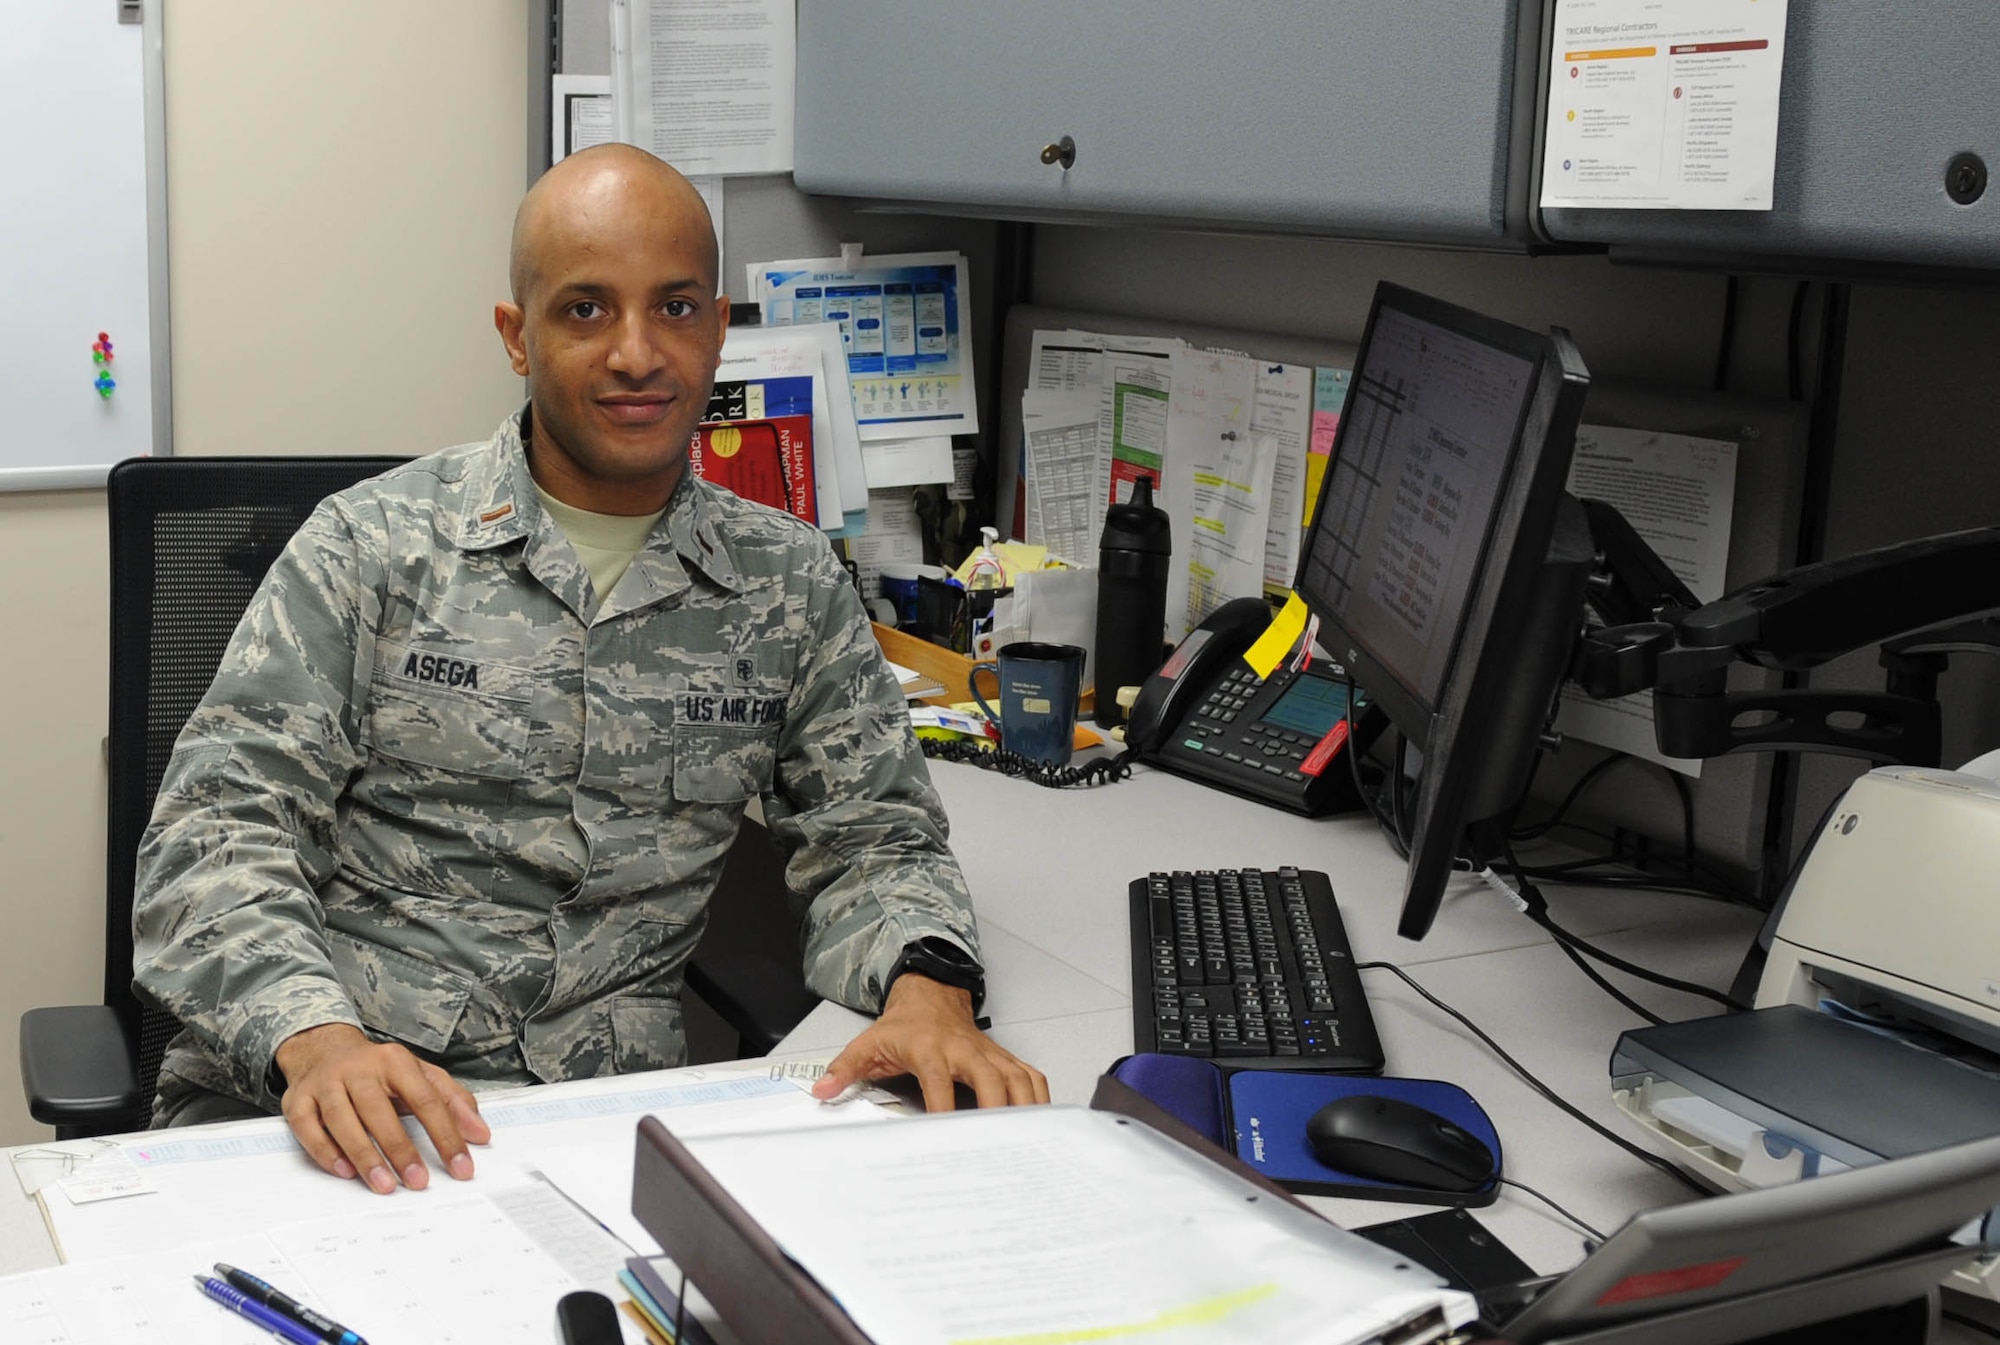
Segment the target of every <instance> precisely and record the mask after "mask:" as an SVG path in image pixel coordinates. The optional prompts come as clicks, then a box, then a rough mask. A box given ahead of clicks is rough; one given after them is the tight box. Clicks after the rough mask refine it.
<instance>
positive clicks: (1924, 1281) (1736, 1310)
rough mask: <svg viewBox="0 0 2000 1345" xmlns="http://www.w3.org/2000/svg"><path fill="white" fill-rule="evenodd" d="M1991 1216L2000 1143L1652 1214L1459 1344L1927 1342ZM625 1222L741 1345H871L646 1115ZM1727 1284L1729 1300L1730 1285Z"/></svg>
mask: <svg viewBox="0 0 2000 1345" xmlns="http://www.w3.org/2000/svg"><path fill="white" fill-rule="evenodd" d="M1091 1105H1092V1107H1093V1108H1094V1109H1096V1110H1100V1111H1112V1112H1117V1113H1120V1114H1122V1115H1124V1116H1127V1117H1130V1118H1132V1119H1134V1120H1137V1121H1139V1122H1142V1123H1144V1124H1145V1125H1146V1126H1148V1127H1149V1128H1151V1129H1152V1130H1153V1131H1156V1132H1158V1134H1159V1135H1161V1136H1164V1137H1165V1138H1166V1139H1168V1140H1170V1141H1172V1142H1173V1143H1175V1144H1177V1145H1180V1146H1182V1147H1183V1148H1184V1149H1185V1150H1186V1151H1187V1153H1188V1154H1189V1155H1190V1156H1192V1157H1198V1158H1199V1160H1200V1161H1202V1162H1204V1163H1210V1164H1214V1165H1215V1166H1216V1167H1218V1168H1220V1169H1222V1170H1223V1171H1224V1172H1226V1173H1228V1174H1230V1176H1231V1177H1232V1178H1233V1179H1235V1180H1239V1181H1241V1182H1243V1183H1246V1184H1248V1185H1249V1186H1252V1187H1255V1188H1256V1189H1257V1191H1258V1192H1259V1193H1260V1198H1262V1197H1265V1196H1268V1197H1269V1198H1270V1199H1271V1200H1273V1201H1284V1202H1286V1203H1288V1204H1290V1205H1294V1206H1297V1207H1298V1208H1300V1209H1305V1208H1306V1207H1305V1206H1304V1205H1303V1204H1302V1203H1301V1202H1299V1201H1298V1200H1296V1199H1295V1198H1294V1197H1293V1196H1291V1195H1289V1194H1288V1193H1286V1192H1284V1191H1282V1190H1280V1189H1279V1188H1278V1187H1276V1186H1275V1185H1273V1184H1272V1183H1270V1182H1268V1181H1265V1180H1264V1179H1263V1178H1262V1177H1260V1176H1258V1174H1256V1173H1255V1172H1254V1171H1252V1170H1250V1169H1249V1168H1248V1167H1247V1166H1246V1165H1244V1164H1242V1163H1240V1162H1239V1161H1238V1160H1237V1159H1236V1158H1235V1157H1234V1156H1233V1155H1230V1154H1228V1153H1226V1152H1224V1151H1222V1150H1220V1149H1218V1148H1216V1147H1215V1146H1214V1144H1213V1143H1212V1142H1209V1141H1206V1140H1203V1139H1202V1138H1201V1137H1200V1136H1199V1134H1198V1133H1197V1132H1195V1131H1193V1130H1191V1129H1189V1128H1188V1127H1186V1126H1184V1125H1183V1124H1181V1123H1180V1122H1179V1121H1176V1120H1175V1119H1174V1118H1173V1117H1171V1116H1169V1115H1168V1114H1166V1113H1165V1112H1163V1111H1161V1110H1160V1109H1159V1108H1158V1107H1157V1106H1155V1105H1154V1104H1153V1103H1151V1102H1150V1101H1148V1100H1147V1099H1146V1098H1144V1097H1142V1096H1140V1095H1139V1094H1137V1093H1135V1092H1133V1091H1132V1090H1131V1089H1130V1088H1128V1087H1126V1086H1125V1085H1123V1084H1121V1083H1119V1082H1118V1081H1117V1080H1115V1079H1109V1078H1106V1079H1102V1080H1100V1081H1099V1084H1098V1088H1097V1093H1096V1095H1095V1096H1094V1097H1093V1098H1092V1103H1091ZM1996 1205H2000V1139H1994V1140H1984V1141H1979V1142H1977V1143H1974V1144H1968V1145H1961V1146H1958V1147H1956V1148H1953V1149H1948V1150H1942V1151H1939V1152H1936V1153H1931V1154H1922V1155H1917V1156H1914V1157H1911V1158H1906V1159H1901V1160H1897V1161H1896V1162H1894V1163H1889V1164H1882V1165H1878V1166H1876V1167H1874V1168H1868V1169H1861V1170H1857V1171H1855V1172H1851V1173H1844V1174H1839V1175H1836V1176H1831V1177H1821V1178H1815V1179H1813V1180H1812V1181H1810V1182H1803V1183H1798V1184H1795V1185H1792V1186H1787V1187H1780V1188H1774V1189H1771V1190H1766V1191H1755V1192H1748V1193H1744V1194H1741V1195H1735V1196H1727V1197H1718V1198H1715V1199H1713V1200H1707V1201H1697V1202H1693V1203H1691V1204H1688V1205H1681V1206H1673V1207H1669V1208H1668V1209H1665V1210H1658V1211H1651V1212H1649V1213H1647V1214H1643V1215H1640V1216H1637V1217H1635V1218H1634V1219H1633V1220H1632V1221H1631V1222H1629V1223H1628V1224H1627V1225H1626V1226H1625V1227H1624V1228H1622V1229H1620V1230H1619V1232H1618V1233H1617V1234H1614V1235H1613V1237H1612V1238H1610V1239H1608V1240H1607V1241H1606V1242H1605V1243H1604V1244H1603V1245H1602V1246H1601V1247H1599V1248H1598V1249H1597V1250H1596V1251H1595V1252H1594V1253H1593V1254H1592V1255H1591V1256H1590V1257H1587V1258H1586V1259H1585V1260H1584V1262H1583V1263H1582V1264H1581V1265H1579V1266H1577V1267H1576V1268H1575V1269H1574V1270H1572V1271H1570V1272H1569V1273H1567V1274H1565V1275H1562V1276H1559V1277H1555V1278H1554V1279H1553V1280H1551V1281H1549V1282H1546V1283H1542V1284H1537V1285H1534V1286H1529V1287H1528V1288H1529V1290H1530V1292H1528V1293H1526V1294H1524V1295H1523V1296H1521V1297H1519V1298H1515V1299H1513V1300H1512V1301H1506V1300H1504V1299H1495V1300H1492V1301H1491V1305H1490V1310H1489V1311H1488V1314H1487V1317H1486V1319H1484V1320H1482V1322H1481V1323H1480V1325H1479V1327H1478V1328H1475V1329H1472V1330H1470V1331H1469V1332H1467V1333H1465V1334H1461V1335H1460V1336H1458V1337H1456V1339H1460V1340H1472V1339H1493V1340H1498V1339H1502V1338H1504V1339H1508V1340H1512V1341H1518V1342H1522V1345H1668V1343H1669V1342H1681V1341H1687V1340H1701V1341H1703V1342H1707V1343H1712V1345H1730V1343H1731V1342H1749V1341H1759V1340H1763V1339H1764V1338H1766V1337H1770V1336H1774V1335H1776V1334H1777V1333H1781V1332H1785V1331H1787V1330H1788V1329H1789V1328H1794V1327H1801V1326H1806V1325H1808V1324H1811V1323H1821V1324H1825V1323H1829V1322H1830V1321H1832V1320H1833V1319H1835V1318H1840V1317H1848V1316H1852V1315H1856V1314H1863V1313H1868V1312H1871V1311H1872V1312H1876V1313H1877V1314H1878V1315H1879V1317H1878V1319H1879V1320H1880V1321H1882V1322H1883V1323H1884V1324H1885V1326H1886V1325H1887V1324H1888V1323H1889V1322H1891V1321H1894V1322H1896V1323H1898V1324H1899V1325H1900V1326H1901V1327H1902V1328H1904V1329H1906V1330H1907V1331H1908V1334H1907V1335H1906V1336H1904V1335H1897V1336H1893V1337H1892V1336H1890V1335H1887V1334H1884V1335H1882V1336H1881V1337H1880V1338H1881V1339H1884V1340H1887V1339H1892V1338H1894V1339H1910V1340H1923V1339H1925V1338H1926V1333H1927V1331H1928V1330H1929V1327H1930V1325H1931V1324H1932V1323H1933V1322H1934V1320H1935V1313H1936V1304H1937V1287H1936V1286H1937V1283H1938V1280H1939V1278H1940V1277H1941V1276H1942V1275H1944V1274H1945V1273H1946V1271H1948V1270H1949V1269H1950V1268H1951V1267H1952V1266H1954V1265H1956V1264H1959V1263H1962V1262H1963V1261H1964V1260H1965V1259H1966V1257H1967V1256H1968V1255H1971V1254H1974V1253H1975V1252H1977V1251H1978V1250H1979V1248H1978V1247H1977V1246H1973V1247H1968V1246H1965V1245H1962V1244H1957V1243H1953V1242H1950V1241H1949V1240H1948V1237H1947V1235H1948V1234H1949V1233H1950V1232H1951V1230H1953V1229H1954V1228H1956V1227H1958V1226H1959V1225H1962V1224H1964V1223H1965V1222H1966V1221H1967V1220H1968V1219H1973V1218H1977V1217H1979V1215H1980V1214H1981V1213H1983V1212H1984V1211H1986V1210H1990V1209H1992V1208H1993V1207H1994V1206H1996ZM632 1209H633V1213H634V1215H636V1216H637V1217H638V1219H639V1221H640V1222H641V1223H642V1224H644V1225H645V1226H646V1228H647V1229H648V1231H650V1232H651V1233H652V1234H653V1236H654V1237H655V1238H657V1239H658V1240H659V1242H660V1245H661V1247H662V1249H663V1250H664V1251H665V1252H666V1253H667V1255H669V1256H671V1257H672V1258H673V1259H674V1261H675V1262H676V1264H678V1265H679V1266H680V1267H681V1268H682V1269H683V1270H684V1271H685V1272H686V1273H687V1275H688V1277H689V1278H690V1279H691V1280H692V1281H693V1282H694V1283H695V1284H696V1285H698V1286H699V1287H700V1288H701V1290H702V1292H703V1293H704V1294H705V1295H706V1296H707V1297H708V1299H709V1300H710V1301H711V1302H712V1303H713V1304H714V1305H715V1307H716V1309H717V1311H718V1312H719V1313H720V1314H721V1316H722V1318H723V1320H724V1321H725V1322H726V1323H727V1324H728V1325H729V1326H730V1327H731V1328H732V1329H733V1330H734V1331H735V1332H736V1334H737V1335H738V1336H739V1338H740V1339H741V1340H742V1341H743V1342H744V1345H795V1343H797V1342H804V1341H832V1342H838V1343H839V1345H875V1343H874V1342H873V1341H872V1340H871V1338H870V1337H869V1336H868V1335H866V1334H865V1333H863V1332H862V1331H861V1329H860V1328H859V1327H858V1326H856V1324H855V1323H854V1321H853V1320H852V1319H850V1318H849V1317H848V1315H847V1314H846V1313H845V1312H843V1311H842V1310H841V1308H840V1307H839V1305H838V1304H837V1303H835V1301H834V1300H833V1298H832V1297H831V1296H830V1295H829V1294H828V1293H827V1291H826V1290H825V1289H824V1288H822V1287H821V1286H820V1284H819V1283H818V1282H817V1281H815V1280H814V1279H813V1278H812V1276H810V1275H809V1274H807V1273H806V1272H805V1271H804V1270H803V1269H801V1268H800V1267H799V1266H798V1265H797V1264H796V1263H794V1262H793V1261H792V1260H791V1259H790V1258H789V1257H788V1256H787V1255H786V1254H785V1252H784V1251H783V1250H782V1249H781V1248H780V1247H779V1245H778V1243H777V1242H776V1241H775V1240H774V1239H773V1238H772V1237H771V1236H770V1234H768V1233H767V1232H766V1231H765V1230H764V1229H763V1228H762V1227H760V1226H759V1225H758V1224H757V1223H756V1222H755V1221H754V1220H753V1219H752V1218H751V1217H750V1216H749V1215H748V1214H747V1213H746V1212H745V1210H744V1208H743V1206H742V1205H741V1204H739V1203H738V1202H737V1201H736V1200H735V1198H733V1197H732V1196H731V1195H730V1194H729V1192H728V1191H726V1190H725V1189H724V1188H723V1186H722V1184H721V1183H720V1182H719V1181H717V1180H716V1178H715V1177H714V1176H713V1175H712V1174H711V1173H709V1172H708V1171H707V1170H706V1169H705V1168H703V1166H702V1165H701V1164H700V1163H699V1162H698V1161H697V1160H696V1159H695V1157H694V1156H693V1154H692V1153H691V1152H690V1151H689V1150H688V1149H687V1148H686V1147H685V1146H683V1145H682V1144H681V1143H680V1142H679V1141H677V1140H676V1139H675V1138H674V1137H673V1136H672V1135H671V1134H670V1133H668V1131H667V1130H666V1128H665V1127H664V1126H662V1125H660V1124H659V1123H658V1122H657V1121H655V1120H653V1119H652V1118H650V1117H649V1118H647V1119H646V1120H644V1121H642V1122H641V1123H640V1126H639V1138H638V1156H637V1163H636V1169H635V1180H634V1190H633V1200H632ZM1662 1257H1665V1258H1666V1260H1665V1262H1664V1263H1663V1262H1662V1260H1661V1258H1662ZM1731 1263H1736V1265H1735V1266H1733V1267H1732V1265H1731ZM1739 1274H1740V1275H1741V1280H1740V1284H1741V1292H1736V1291H1735V1290H1734V1289H1732V1288H1731V1287H1730V1286H1729V1285H1728V1283H1727V1281H1729V1279H1730V1278H1731V1277H1732V1276H1736V1275H1739ZM1704 1275H1706V1276H1707V1281H1706V1282H1705V1283H1704V1280H1703V1276H1704ZM1435 1334H1436V1335H1442V1334H1443V1333H1442V1332H1441V1331H1439V1332H1436V1333H1435ZM1429 1338H1433V1335H1432V1333H1423V1334H1416V1335H1411V1336H1407V1337H1404V1336H1399V1337H1398V1339H1410V1340H1423V1339H1429ZM1802 1338H1803V1337H1802Z"/></svg>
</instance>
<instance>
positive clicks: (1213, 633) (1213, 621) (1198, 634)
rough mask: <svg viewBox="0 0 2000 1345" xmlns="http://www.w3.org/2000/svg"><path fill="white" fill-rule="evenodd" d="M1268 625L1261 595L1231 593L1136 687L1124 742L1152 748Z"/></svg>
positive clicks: (1155, 748) (1267, 610) (1148, 750)
mask: <svg viewBox="0 0 2000 1345" xmlns="http://www.w3.org/2000/svg"><path fill="white" fill-rule="evenodd" d="M1270 624H1271V609H1270V607H1269V606H1268V605H1266V604H1265V602H1264V600H1263V599H1262V598H1233V599H1231V600H1230V601H1228V602H1226V603H1224V604H1222V606H1220V607H1218V608H1216V609H1215V610H1214V611H1213V612H1211V613H1209V615H1208V619H1207V620H1206V621H1204V622H1202V623H1201V625H1199V626H1197V627H1196V628H1195V629H1194V630H1192V631H1190V632H1189V633H1188V637H1187V638H1186V639H1185V640H1182V641H1181V642H1180V644H1179V645H1177V646H1176V647H1175V649H1174V652H1173V653H1172V654H1171V655H1169V656H1168V658H1167V661H1166V662H1165V663H1164V664H1162V665H1160V670H1159V671H1158V672H1156V673H1154V674H1153V675H1152V676H1151V677H1148V678H1147V679H1146V683H1145V685H1144V686H1142V687H1140V688H1139V697H1138V699H1137V700H1135V701H1134V702H1133V703H1132V714H1131V717H1130V719H1129V721H1128V722H1127V725H1126V729H1125V741H1126V743H1127V744H1128V745H1130V746H1132V747H1133V748H1136V749H1137V750H1138V751H1139V752H1140V753H1141V754H1146V753H1151V752H1157V751H1158V750H1159V748H1160V746H1161V745H1162V744H1163V743H1164V742H1165V741H1166V738H1167V736H1168V734H1170V733H1171V732H1173V729H1174V727H1175V726H1176V725H1177V724H1179V723H1180V722H1181V721H1182V720H1183V719H1185V718H1186V717H1187V714H1188V711H1189V709H1190V707H1192V706H1193V705H1195V704H1196V703H1198V702H1199V701H1200V700H1201V699H1202V698H1203V697H1205V696H1206V695H1207V694H1208V692H1209V690H1210V688H1212V687H1213V686H1214V685H1215V684H1216V682H1217V681H1218V680H1220V679H1221V677H1222V675H1223V674H1224V673H1225V672H1227V671H1228V670H1229V667H1230V666H1231V665H1232V664H1233V663H1235V662H1236V661H1237V660H1238V659H1240V658H1242V657H1243V652H1244V651H1245V650H1247V649H1248V648H1250V646H1251V645H1252V644H1254V643H1255V642H1256V640H1257V637H1258V636H1259V635H1262V634H1263V633H1264V630H1265V628H1266V627H1267V626H1269V625H1270Z"/></svg>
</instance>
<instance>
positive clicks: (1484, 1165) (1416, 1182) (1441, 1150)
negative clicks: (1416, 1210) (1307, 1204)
mask: <svg viewBox="0 0 2000 1345" xmlns="http://www.w3.org/2000/svg"><path fill="white" fill-rule="evenodd" d="M1306 1144H1307V1145H1308V1146H1310V1147H1311V1149H1312V1151H1313V1157H1315V1158H1317V1159H1318V1160H1319V1161H1320V1162H1321V1163H1322V1164H1324V1165H1325V1166H1327V1167H1330V1168H1332V1169H1334V1170H1335V1171H1337V1172H1346V1173H1350V1174H1352V1175H1353V1176H1356V1177H1369V1178H1373V1179H1374V1180H1376V1181H1382V1182H1394V1183H1395V1184H1396V1185H1398V1186H1427V1187H1430V1188H1431V1189H1433V1190H1437V1191H1476V1190H1478V1189H1479V1188H1480V1187H1482V1186H1484V1185H1486V1183H1488V1182H1490V1181H1492V1180H1493V1178H1494V1177H1496V1176H1498V1175H1499V1174H1498V1172H1497V1171H1496V1166H1495V1164H1494V1161H1493V1151H1492V1150H1491V1149H1489V1148H1487V1147H1486V1145H1485V1144H1484V1143H1482V1142H1481V1141H1480V1139H1479V1137H1478V1136H1477V1135H1474V1134H1473V1133H1472V1132H1471V1131H1469V1130H1467V1129H1466V1128H1465V1127H1464V1126H1461V1125H1459V1124H1457V1123H1456V1122H1453V1121H1449V1120H1446V1119H1445V1118H1444V1117H1442V1116H1439V1115H1438V1114H1437V1113H1436V1112H1434V1111H1430V1110H1428V1109H1426V1108H1423V1107H1419V1106H1418V1105H1417V1104H1415V1103H1414V1102H1405V1101H1403V1100H1402V1099H1401V1098H1393V1097H1379V1096H1377V1095H1375V1094H1373V1093H1353V1094H1349V1095H1348V1096H1347V1097H1342V1098H1335V1099H1334V1100H1333V1101H1331V1102H1329V1103H1327V1104H1326V1105H1325V1106H1324V1107H1321V1108H1320V1109H1319V1110H1318V1111H1316V1112H1314V1113H1313V1114H1312V1119H1310V1120H1308V1121H1307V1122H1306Z"/></svg>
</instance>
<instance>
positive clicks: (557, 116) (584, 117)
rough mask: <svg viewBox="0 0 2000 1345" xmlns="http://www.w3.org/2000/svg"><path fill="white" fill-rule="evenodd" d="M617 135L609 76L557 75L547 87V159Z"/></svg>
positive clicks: (553, 159)
mask: <svg viewBox="0 0 2000 1345" xmlns="http://www.w3.org/2000/svg"><path fill="white" fill-rule="evenodd" d="M617 138H618V117H617V113H616V112H615V110H614V109H613V107H612V104H611V76H609V75H557V76H556V77H555V78H554V80H553V82H552V84H551V87H550V99H549V162H550V163H561V162H562V161H563V160H564V159H566V158H568V157H569V156H570V155H572V154H574V153H576V152H577V151H578V150H580V149H589V148H590V147H591V146H592V145H602V144H606V143H609V142H610V141H613V140H616V139H617Z"/></svg>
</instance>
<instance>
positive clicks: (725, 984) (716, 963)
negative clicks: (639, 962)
mask: <svg viewBox="0 0 2000 1345" xmlns="http://www.w3.org/2000/svg"><path fill="white" fill-rule="evenodd" d="M687 983H688V988H689V989H691V990H693V991H694V992H695V993H696V994H697V995H700V996H701V997H702V999H703V1000H705V1001H707V1003H708V1007H709V1008H711V1009H714V1010H715V1012H716V1013H717V1015H719V1016H720V1017H721V1019H722V1021H723V1022H725V1023H727V1024H729V1026H731V1027H733V1028H735V1029H736V1035H737V1036H739V1037H741V1038H742V1042H743V1049H744V1051H745V1053H746V1054H747V1055H769V1054H770V1053H771V1048H772V1047H774V1046H776V1045H777V1044H778V1043H779V1042H780V1041H781V1040H783V1038H784V1036H785V1034H786V1033H788V1032H790V1031H791V1030H792V1029H793V1028H795V1027H797V1026H798V1025H799V1022H800V1020H801V1019H803V1018H804V1017H805V1016H806V1015H807V1014H809V1013H811V1012H812V1011H813V1010H814V1009H815V1008H817V1007H819V996H818V995H815V994H814V993H813V992H812V991H810V990H808V989H806V980H805V975H804V973H802V972H801V971H800V970H799V968H798V966H797V965H796V964H787V963H784V962H780V961H778V960H777V959H776V958H773V957H766V956H764V955H763V954H762V953H712V954H709V955H707V956H704V957H697V958H695V959H693V960H692V961H690V962H689V963H688V967H687Z"/></svg>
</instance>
